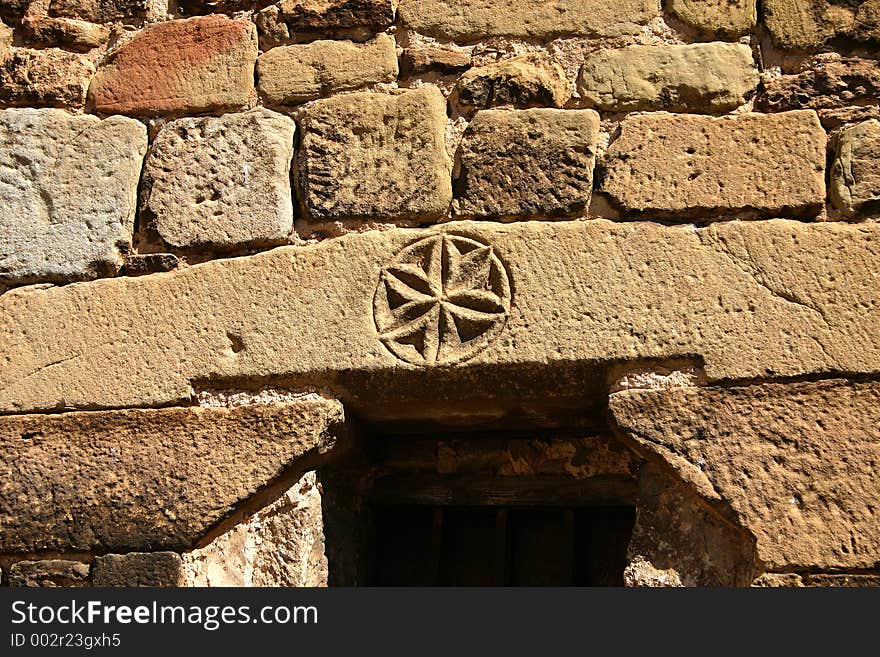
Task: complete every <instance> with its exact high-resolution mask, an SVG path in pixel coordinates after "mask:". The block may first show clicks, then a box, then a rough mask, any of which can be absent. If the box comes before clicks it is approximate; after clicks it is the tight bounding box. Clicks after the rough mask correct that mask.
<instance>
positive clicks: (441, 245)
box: [373, 234, 510, 367]
mask: <svg viewBox="0 0 880 657" xmlns="http://www.w3.org/2000/svg"><path fill="white" fill-rule="evenodd" d="M509 313H510V279H509V277H508V275H507V271H506V270H505V269H504V265H503V264H502V262H501V260H499V259H498V256H496V255H495V253H494V252H493V250H492V247H491V246H488V245H487V244H483V243H481V242H478V241H477V240H475V239H472V238H470V237H462V236H460V235H447V234H441V235H434V236H432V237H426V238H424V239H421V240H419V241H417V242H415V243H413V244H410V245H409V246H408V247H406V248H405V249H403V250H402V251H400V253H398V254H397V257H396V258H395V259H394V262H392V263H391V264H390V265H388V266H387V267H385V268H384V269H383V270H382V274H381V275H380V277H379V286H378V288H376V295H375V297H374V298H373V316H374V318H375V320H376V328H377V330H378V331H379V339H380V340H382V343H383V344H384V345H385V346H386V347H387V348H388V350H389V351H391V353H393V354H394V355H395V356H397V357H398V358H400V359H401V360H403V361H406V362H407V363H411V364H413V365H419V366H423V367H426V366H429V365H441V364H450V363H460V362H461V361H464V360H467V359H468V358H471V357H472V356H474V355H476V354H477V353H478V352H479V351H481V350H482V349H484V348H485V347H486V345H488V344H489V343H490V342H491V341H492V340H493V339H494V338H495V337H496V336H497V335H498V333H499V332H500V331H501V329H503V328H504V324H505V323H506V322H507V316H508V314H509Z"/></svg>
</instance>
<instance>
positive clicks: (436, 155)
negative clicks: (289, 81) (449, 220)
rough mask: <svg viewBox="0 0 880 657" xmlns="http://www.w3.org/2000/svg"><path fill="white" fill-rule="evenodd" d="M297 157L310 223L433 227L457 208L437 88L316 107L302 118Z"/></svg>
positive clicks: (326, 102)
mask: <svg viewBox="0 0 880 657" xmlns="http://www.w3.org/2000/svg"><path fill="white" fill-rule="evenodd" d="M300 127H301V129H302V135H301V146H300V149H299V153H298V155H297V166H298V181H299V187H300V191H301V197H300V198H301V199H302V203H303V207H304V212H305V215H306V216H307V217H308V218H309V219H311V220H317V221H334V220H340V219H374V220H377V221H384V220H412V221H428V220H434V219H438V218H440V217H442V216H444V215H445V214H446V212H447V209H448V208H449V204H450V202H451V201H452V182H451V163H450V161H449V157H448V155H447V153H446V145H445V139H444V133H445V129H446V100H445V99H444V98H443V95H442V94H441V93H440V91H439V90H438V89H437V88H435V87H422V88H420V89H416V90H413V91H408V92H405V93H403V94H400V95H386V94H374V93H357V94H349V95H345V96H339V97H336V98H330V99H326V100H322V101H318V102H317V103H316V104H315V105H314V106H313V107H310V108H309V109H308V111H307V112H306V114H305V116H304V117H303V119H302V121H301V123H300Z"/></svg>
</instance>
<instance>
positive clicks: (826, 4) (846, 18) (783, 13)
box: [763, 0, 880, 50]
mask: <svg viewBox="0 0 880 657" xmlns="http://www.w3.org/2000/svg"><path fill="white" fill-rule="evenodd" d="M763 10H764V16H763V18H764V24H765V25H766V26H767V28H768V29H769V30H770V34H771V35H772V36H773V40H774V41H775V42H776V44H777V45H779V46H781V47H782V48H790V49H798V50H815V49H817V48H820V47H822V46H823V45H825V44H826V43H827V42H828V41H829V40H831V39H833V38H835V37H846V38H851V39H856V40H859V41H877V40H878V39H880V29H878V18H880V0H853V1H852V2H837V1H834V0H831V1H829V0H765V1H764V3H763Z"/></svg>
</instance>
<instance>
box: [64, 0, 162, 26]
mask: <svg viewBox="0 0 880 657" xmlns="http://www.w3.org/2000/svg"><path fill="white" fill-rule="evenodd" d="M167 11H168V4H167V2H163V1H162V0H50V2H49V15H50V16H60V17H64V18H79V19H81V20H85V21H90V22H92V23H111V22H114V21H125V22H131V21H132V20H138V19H140V20H143V19H145V18H156V19H159V18H162V17H163V15H164V14H166V13H167Z"/></svg>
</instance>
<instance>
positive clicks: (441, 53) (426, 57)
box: [401, 44, 471, 74]
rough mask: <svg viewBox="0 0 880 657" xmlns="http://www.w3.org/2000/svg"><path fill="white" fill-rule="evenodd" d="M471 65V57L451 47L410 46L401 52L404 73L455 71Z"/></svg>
mask: <svg viewBox="0 0 880 657" xmlns="http://www.w3.org/2000/svg"><path fill="white" fill-rule="evenodd" d="M470 65H471V55H470V53H469V52H468V51H467V50H466V49H464V48H457V47H455V46H453V45H436V44H410V45H408V46H407V47H406V48H405V49H404V51H403V57H402V61H401V68H402V69H403V72H404V73H407V74H409V73H424V72H425V71H429V70H432V69H436V70H440V71H455V70H458V69H462V68H467V67H469V66H470Z"/></svg>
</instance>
